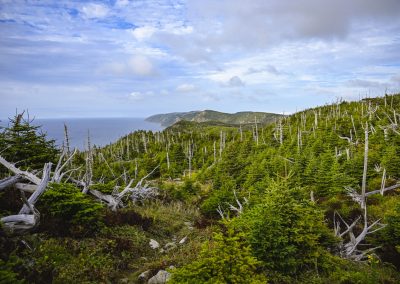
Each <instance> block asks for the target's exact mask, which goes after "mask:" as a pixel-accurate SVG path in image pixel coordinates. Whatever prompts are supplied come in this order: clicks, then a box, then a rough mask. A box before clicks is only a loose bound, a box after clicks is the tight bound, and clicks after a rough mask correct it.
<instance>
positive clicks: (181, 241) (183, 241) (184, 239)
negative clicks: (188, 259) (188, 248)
mask: <svg viewBox="0 0 400 284" xmlns="http://www.w3.org/2000/svg"><path fill="white" fill-rule="evenodd" d="M186 240H187V236H186V237H184V238H183V239H182V240H180V241H179V244H180V245H182V244H184V243H185V242H186Z"/></svg>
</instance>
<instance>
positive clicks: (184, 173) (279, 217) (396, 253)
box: [0, 95, 400, 283]
mask: <svg viewBox="0 0 400 284" xmlns="http://www.w3.org/2000/svg"><path fill="white" fill-rule="evenodd" d="M399 114H400V95H386V96H384V97H380V98H367V99H363V100H362V101H359V102H345V101H338V102H337V103H335V104H331V105H326V106H323V107H317V108H313V109H307V110H304V111H301V112H298V113H295V114H293V115H290V116H285V117H276V118H275V120H274V121H273V122H272V123H270V124H268V125H261V124H259V123H258V122H257V120H255V122H254V123H252V124H249V125H246V126H240V125H230V124H224V123H217V122H213V123H205V122H203V123H196V122H187V121H181V122H179V123H177V124H175V125H172V126H171V127H169V128H167V129H165V130H164V131H162V132H155V133H154V132H146V131H136V132H133V133H131V134H129V135H127V136H125V137H122V138H121V139H119V140H118V141H116V142H115V143H113V144H111V145H108V146H106V147H103V148H99V147H96V146H93V145H91V144H90V139H89V143H88V146H87V150H86V151H83V152H79V151H76V150H73V149H70V148H69V145H68V130H67V128H66V139H65V143H64V147H63V149H60V151H59V153H58V154H57V151H56V150H55V149H54V146H53V145H52V144H51V143H45V142H44V141H42V140H40V139H39V141H40V143H39V144H38V143H36V144H35V145H36V146H35V147H38V146H37V145H41V146H40V147H39V148H40V149H45V150H46V151H45V153H49V155H47V156H46V155H45V154H43V152H41V151H39V150H37V148H35V149H36V150H34V151H28V149H31V148H32V147H33V146H32V145H33V144H28V145H24V146H23V147H22V146H21V143H22V142H21V139H20V138H21V136H23V135H26V136H24V137H25V139H22V140H24V141H26V139H27V137H28V136H27V135H28V134H27V133H29V137H31V139H33V140H32V141H36V140H37V139H36V140H35V139H34V138H32V132H31V131H26V130H27V129H28V130H29V121H25V122H24V123H21V119H22V118H21V117H19V118H18V119H16V120H15V121H13V124H12V125H13V126H11V127H9V128H7V129H5V130H3V132H2V133H1V136H0V153H1V154H0V155H2V156H3V157H4V159H3V158H2V159H1V161H0V162H1V164H2V165H3V166H1V165H0V166H1V170H0V174H1V178H3V179H1V180H0V209H1V211H0V216H1V217H2V219H1V220H2V226H3V230H2V233H1V235H0V247H1V250H0V251H1V252H0V267H1V270H0V281H3V282H4V283H18V281H19V282H21V283H23V282H34V283H49V282H55V283H107V282H111V283H164V282H165V279H166V278H168V279H169V282H168V283H266V282H269V283H399V282H400V271H399V270H400V196H399V189H398V188H400V183H399V180H400V129H399V120H400V115H399ZM18 123H19V125H18ZM22 126H24V127H25V128H23V129H25V132H23V130H22V129H21V128H22ZM41 137H42V136H41ZM18 139H19V140H18ZM32 143H33V142H32ZM21 160H22V161H24V162H21ZM30 161H31V162H30ZM46 162H53V163H54V165H53V167H52V170H51V171H50V170H49V173H47V170H46V169H48V168H49V166H48V165H47V167H46V166H45V168H44V170H43V173H41V169H42V168H43V166H44V163H46ZM12 164H15V165H14V166H12ZM10 165H11V166H10ZM46 174H47V178H46ZM31 175H32V176H31ZM10 176H15V177H10ZM34 177H35V178H36V179H35V178H34ZM39 177H41V178H39ZM13 178H14V179H17V180H16V181H14V180H12V179H13ZM24 188H25V189H26V188H29V190H24ZM39 190H42V192H41V194H37V198H36V199H34V198H31V197H29V198H28V196H33V195H35V194H36V193H37V192H39ZM24 192H26V195H27V197H26V198H25V193H24ZM29 192H34V193H33V194H32V195H30V193H29ZM36 201H37V202H36ZM35 203H36V204H35ZM24 204H25V205H24ZM21 207H22V209H21V210H20V208H21ZM28 207H29V208H30V209H28ZM24 208H25V209H24ZM29 210H30V211H29ZM18 211H19V214H18ZM15 214H17V215H15ZM21 214H25V215H27V214H30V216H34V217H32V218H34V221H32V222H33V224H31V223H29V224H28V223H26V219H24V222H25V223H21V222H22V221H21V222H20V223H18V222H16V221H15V218H14V219H12V221H10V218H9V217H11V216H21ZM25 215H24V216H25ZM21 218H22V217H21ZM21 218H20V219H21ZM20 219H18V220H20ZM155 277H156V278H157V277H158V280H156V279H155ZM160 278H163V279H164V280H160ZM149 279H150V280H149ZM147 281H148V282H147ZM154 281H160V282H154Z"/></svg>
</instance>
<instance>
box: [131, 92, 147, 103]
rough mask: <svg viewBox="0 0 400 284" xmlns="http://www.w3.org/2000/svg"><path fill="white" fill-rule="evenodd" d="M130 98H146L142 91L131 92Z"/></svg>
mask: <svg viewBox="0 0 400 284" xmlns="http://www.w3.org/2000/svg"><path fill="white" fill-rule="evenodd" d="M128 98H129V99H131V100H134V101H141V100H143V99H144V95H143V94H142V93H140V92H132V93H130V94H129V96H128Z"/></svg>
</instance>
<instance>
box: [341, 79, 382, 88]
mask: <svg viewBox="0 0 400 284" xmlns="http://www.w3.org/2000/svg"><path fill="white" fill-rule="evenodd" d="M346 86H347V87H352V88H385V87H387V84H384V83H381V82H377V81H370V80H360V79H354V80H349V81H347V82H346Z"/></svg>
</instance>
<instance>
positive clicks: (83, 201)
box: [39, 183, 104, 235]
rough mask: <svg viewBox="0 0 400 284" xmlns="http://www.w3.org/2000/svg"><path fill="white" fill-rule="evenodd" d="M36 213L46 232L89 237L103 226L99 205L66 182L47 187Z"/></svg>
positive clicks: (100, 206) (101, 209)
mask: <svg viewBox="0 0 400 284" xmlns="http://www.w3.org/2000/svg"><path fill="white" fill-rule="evenodd" d="M39 211H40V212H41V213H42V216H43V217H44V218H43V226H42V228H44V229H48V231H49V233H61V234H64V233H71V234H75V235H89V234H91V233H93V232H95V231H97V230H99V229H100V228H101V227H102V226H103V212H104V210H103V206H102V205H101V204H100V203H98V202H96V201H94V200H93V199H91V198H90V197H89V196H87V195H85V194H83V193H81V191H80V190H79V189H78V188H76V187H75V186H73V185H71V184H67V183H60V184H55V183H53V184H50V185H49V189H48V190H47V191H46V192H45V193H44V194H43V196H42V197H41V198H40V204H39Z"/></svg>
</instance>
